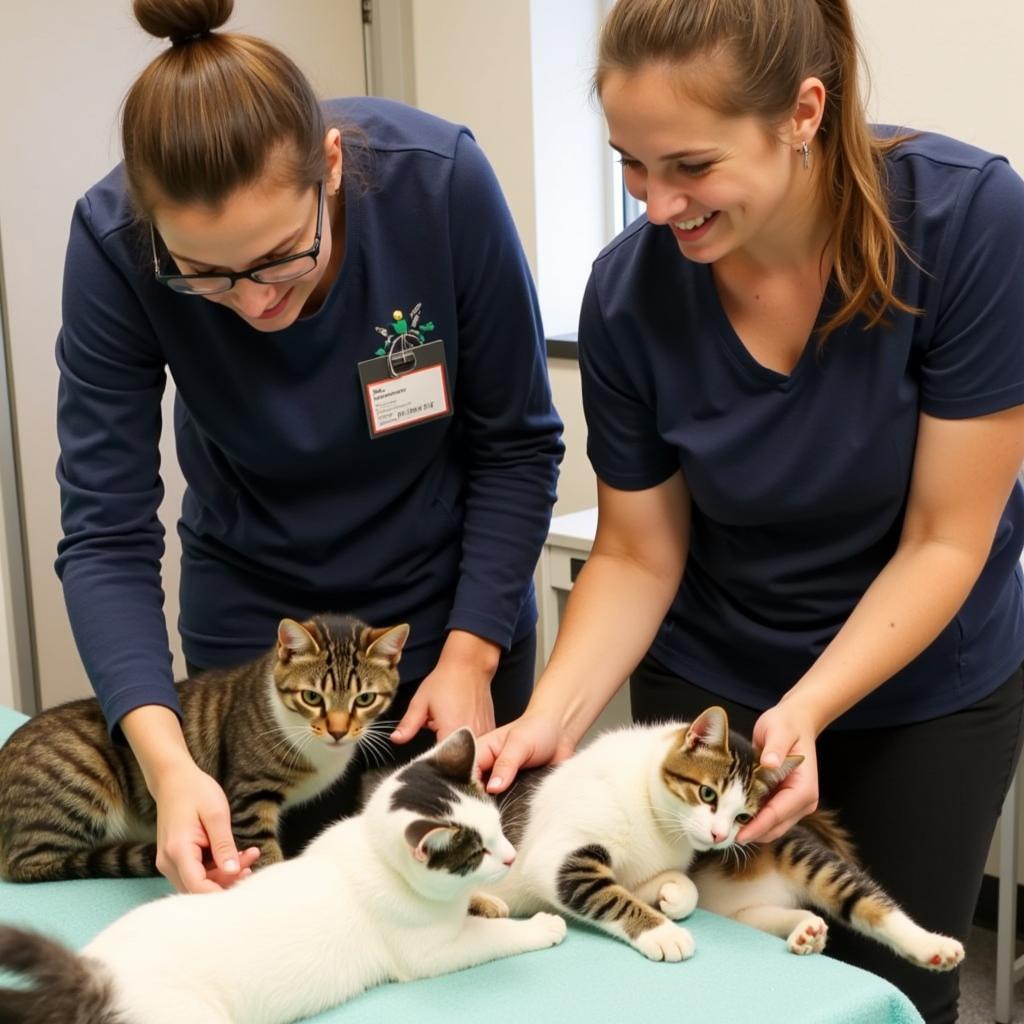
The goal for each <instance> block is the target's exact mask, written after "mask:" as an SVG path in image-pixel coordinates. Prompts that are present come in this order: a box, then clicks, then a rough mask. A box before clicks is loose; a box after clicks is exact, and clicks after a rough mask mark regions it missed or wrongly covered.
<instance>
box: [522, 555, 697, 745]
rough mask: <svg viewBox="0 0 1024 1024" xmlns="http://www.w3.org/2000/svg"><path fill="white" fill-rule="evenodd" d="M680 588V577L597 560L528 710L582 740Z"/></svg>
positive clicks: (576, 593)
mask: <svg viewBox="0 0 1024 1024" xmlns="http://www.w3.org/2000/svg"><path fill="white" fill-rule="evenodd" d="M678 588H679V575H677V574H675V573H672V572H669V573H663V572H656V571H653V570H651V569H650V568H647V567H645V566H644V565H642V564H641V563H639V562H637V561H635V560H633V559H630V558H628V557H622V556H619V555H614V554H607V555H606V554H602V553H601V552H599V551H598V552H595V553H593V554H591V556H590V558H589V559H588V560H587V563H586V565H584V567H583V568H582V569H581V570H580V574H579V576H578V577H577V579H576V583H575V585H574V586H573V589H572V591H571V592H570V595H569V601H568V604H567V606H566V610H565V615H564V617H563V620H562V622H561V624H560V627H559V630H558V639H557V641H556V643H555V647H554V650H553V651H552V654H551V659H550V661H549V662H548V665H547V668H546V669H545V670H544V672H543V674H542V675H541V677H540V679H539V680H538V682H537V686H536V687H535V689H534V695H533V698H532V700H531V701H530V711H532V712H537V713H540V714H544V715H546V716H548V717H550V718H554V719H557V720H558V721H559V723H560V724H561V725H562V727H563V729H564V731H565V732H566V733H568V734H569V735H570V736H571V737H572V738H573V740H574V741H576V742H578V741H579V740H580V738H581V737H582V736H583V734H584V733H585V732H586V731H587V729H589V728H590V726H591V725H592V724H593V723H594V720H595V719H596V718H597V716H598V715H599V714H600V713H601V711H602V710H603V708H604V707H605V705H606V704H607V703H608V702H609V701H610V700H611V699H612V697H613V696H614V695H615V692H616V691H617V690H618V689H619V687H620V686H621V685H622V684H623V682H624V681H625V679H626V677H627V676H628V675H629V673H630V672H632V671H633V669H634V668H635V667H636V665H637V663H638V662H639V661H640V659H641V658H642V657H643V655H644V653H645V652H646V651H647V649H648V647H650V645H651V641H652V640H653V639H654V636H655V634H656V633H657V631H658V627H659V626H660V625H661V623H662V620H663V619H664V618H665V614H666V613H667V611H668V609H669V606H670V605H671V603H672V599H673V598H674V597H675V595H676V591H677V590H678ZM610 640H611V642H609V641H610Z"/></svg>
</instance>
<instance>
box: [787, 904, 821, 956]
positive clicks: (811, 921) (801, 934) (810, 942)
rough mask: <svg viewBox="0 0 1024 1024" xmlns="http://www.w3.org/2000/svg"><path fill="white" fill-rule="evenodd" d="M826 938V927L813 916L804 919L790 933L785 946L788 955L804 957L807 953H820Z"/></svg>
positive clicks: (819, 919)
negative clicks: (787, 949) (793, 954)
mask: <svg viewBox="0 0 1024 1024" xmlns="http://www.w3.org/2000/svg"><path fill="white" fill-rule="evenodd" d="M827 936H828V925H827V924H825V922H824V921H823V920H822V919H821V918H820V917H818V916H817V915H815V914H812V915H811V916H810V917H805V918H804V919H803V920H802V921H801V922H800V923H799V924H798V925H797V926H796V927H795V928H794V929H793V930H792V931H791V932H790V933H789V938H788V939H786V945H787V946H788V947H789V951H790V953H797V954H799V955H800V956H806V955H807V954H808V953H820V952H821V951H822V950H823V949H824V948H825V939H826V938H827Z"/></svg>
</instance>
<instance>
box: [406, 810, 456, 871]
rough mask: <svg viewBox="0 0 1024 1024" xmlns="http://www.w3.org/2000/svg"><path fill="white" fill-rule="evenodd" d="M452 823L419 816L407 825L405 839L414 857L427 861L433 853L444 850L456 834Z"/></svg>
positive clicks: (423, 861)
mask: <svg viewBox="0 0 1024 1024" xmlns="http://www.w3.org/2000/svg"><path fill="white" fill-rule="evenodd" d="M455 831H456V830H455V828H454V826H452V825H442V824H441V823H440V822H437V821H428V820H427V819H426V818H418V819H417V820H416V821H414V822H412V823H411V824H410V825H408V826H407V827H406V830H405V841H406V842H407V843H408V844H409V849H410V850H411V851H412V855H413V857H415V858H416V860H418V861H420V862H422V863H426V862H427V861H428V860H429V859H430V855H431V854H432V853H436V852H437V851H438V850H443V849H444V848H445V847H446V846H448V845H449V843H451V841H452V838H453V837H454V836H455Z"/></svg>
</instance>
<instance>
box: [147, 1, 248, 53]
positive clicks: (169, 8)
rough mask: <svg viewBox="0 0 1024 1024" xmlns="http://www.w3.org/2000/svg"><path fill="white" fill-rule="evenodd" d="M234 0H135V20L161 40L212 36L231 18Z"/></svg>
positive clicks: (172, 40)
mask: <svg viewBox="0 0 1024 1024" xmlns="http://www.w3.org/2000/svg"><path fill="white" fill-rule="evenodd" d="M234 6H235V4H234V0H132V10H133V11H134V13H135V20H136V21H138V23H139V24H140V25H141V26H142V27H143V28H144V29H145V30H146V31H147V32H148V33H149V34H150V35H151V36H156V37H157V38H158V39H169V40H170V41H171V42H172V43H181V42H184V41H185V40H187V39H193V38H195V37H196V36H205V35H209V34H210V33H211V32H213V31H214V29H218V28H220V27H221V25H223V24H224V22H226V21H227V20H228V18H230V17H231V11H232V9H233V8H234Z"/></svg>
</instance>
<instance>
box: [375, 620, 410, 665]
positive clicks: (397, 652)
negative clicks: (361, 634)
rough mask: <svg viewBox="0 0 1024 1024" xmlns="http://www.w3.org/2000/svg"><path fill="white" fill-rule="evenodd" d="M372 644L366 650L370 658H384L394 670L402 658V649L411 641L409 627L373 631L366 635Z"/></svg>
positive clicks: (390, 627)
mask: <svg viewBox="0 0 1024 1024" xmlns="http://www.w3.org/2000/svg"><path fill="white" fill-rule="evenodd" d="M366 635H367V636H368V637H369V640H370V643H369V644H368V645H367V648H366V656H367V657H368V658H382V659H383V660H384V661H386V662H387V663H388V665H389V666H390V667H391V668H394V667H395V666H396V665H397V664H398V662H399V661H400V660H401V657H402V648H403V647H405V642H406V640H408V639H409V626H408V625H407V624H406V623H404V622H403V623H402V624H401V625H400V626H388V627H386V628H384V629H371V630H369V631H368V632H367V634H366Z"/></svg>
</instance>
